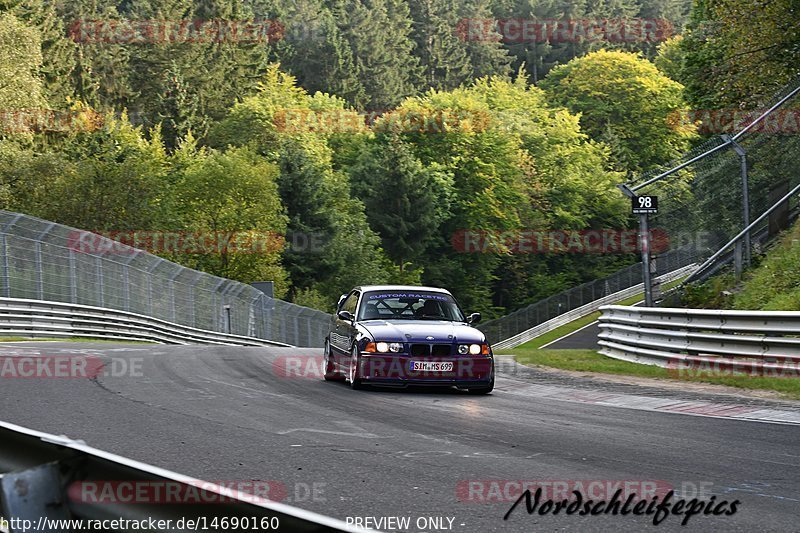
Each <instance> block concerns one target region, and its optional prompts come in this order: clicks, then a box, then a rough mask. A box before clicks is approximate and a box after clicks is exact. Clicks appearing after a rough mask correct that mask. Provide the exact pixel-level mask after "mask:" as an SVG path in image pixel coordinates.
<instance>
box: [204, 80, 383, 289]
mask: <svg viewBox="0 0 800 533" xmlns="http://www.w3.org/2000/svg"><path fill="white" fill-rule="evenodd" d="M316 111H318V112H330V113H332V114H334V115H335V114H338V113H341V114H345V115H346V114H348V113H352V112H350V111H347V110H346V109H345V104H344V102H343V101H342V100H341V99H339V98H333V97H329V96H327V95H321V94H317V95H315V96H313V97H311V96H309V95H308V94H307V93H306V92H305V91H304V90H303V89H302V88H300V87H297V85H296V84H295V79H294V77H292V76H290V75H288V74H285V73H283V72H281V71H279V70H278V67H277V66H272V67H270V68H269V69H268V71H267V74H266V76H265V77H264V78H263V80H262V82H261V84H260V88H259V92H258V94H256V95H254V96H252V97H249V98H246V99H244V101H242V102H241V103H239V104H237V105H235V106H234V108H233V109H232V111H231V113H230V115H229V116H228V118H226V119H225V120H224V121H222V122H221V123H220V124H219V126H218V127H216V128H215V129H214V130H213V132H212V134H211V141H212V144H214V145H215V146H219V147H224V146H227V145H234V146H250V147H251V148H252V149H253V150H254V151H256V152H257V153H259V154H260V155H261V156H263V157H265V158H266V159H268V160H269V161H271V162H273V163H274V164H275V165H276V166H277V167H278V170H279V174H278V177H277V183H278V193H279V195H280V198H281V201H282V203H283V205H284V208H285V209H286V214H287V215H288V217H289V222H288V229H287V241H288V242H289V244H290V246H289V247H288V248H287V250H286V251H285V253H284V264H285V266H286V268H287V270H288V272H289V275H290V278H291V282H292V286H293V287H294V290H295V291H299V290H304V289H311V288H313V289H316V290H317V291H318V292H319V293H320V294H321V295H322V296H323V297H326V298H328V299H330V300H333V301H335V300H336V298H338V296H339V295H340V294H341V293H342V292H345V291H347V290H349V289H350V288H352V287H353V286H355V285H359V284H362V283H368V282H382V281H385V280H386V279H387V277H388V275H389V274H388V272H387V270H386V261H385V257H384V255H383V252H382V251H381V250H380V244H379V238H378V236H377V235H376V234H375V233H374V232H373V231H372V230H371V229H370V227H369V225H368V224H367V220H366V216H365V214H364V206H363V204H362V203H361V202H360V201H358V200H357V199H355V198H352V197H351V195H350V184H349V181H348V178H347V175H346V174H344V173H343V172H340V171H337V170H334V168H333V152H332V150H331V148H330V147H329V146H328V144H327V135H325V134H324V133H323V134H319V133H309V132H306V131H304V130H302V128H301V129H300V130H299V131H295V130H294V129H292V128H290V127H289V126H290V125H291V124H294V122H293V120H294V119H293V118H292V117H299V118H298V124H299V125H300V126H303V125H313V124H316V122H314V121H315V120H316V119H315V118H314V117H316V116H317V115H316V114H315V113H314V112H316ZM296 243H297V244H296ZM293 244H296V245H294V246H292V245H293Z"/></svg>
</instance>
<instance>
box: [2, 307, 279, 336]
mask: <svg viewBox="0 0 800 533" xmlns="http://www.w3.org/2000/svg"><path fill="white" fill-rule="evenodd" d="M0 332H1V333H2V334H3V335H10V336H22V337H39V338H42V337H46V338H61V337H63V338H70V337H87V338H94V339H107V340H128V341H131V340H133V341H149V342H158V343H164V344H225V345H231V346H289V345H288V344H283V343H280V342H274V341H268V340H264V339H257V338H254V337H243V336H240V335H230V334H227V333H218V332H215V331H205V330H202V329H197V328H190V327H188V326H182V325H180V324H175V323H172V322H167V321H166V320H160V319H157V318H152V317H148V316H144V315H138V314H136V313H129V312H126V311H118V310H116V309H105V308H102V307H93V306H88V305H79V304H68V303H61V302H47V301H42V300H25V299H20V298H0Z"/></svg>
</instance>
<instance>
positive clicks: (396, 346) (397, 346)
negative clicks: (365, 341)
mask: <svg viewBox="0 0 800 533" xmlns="http://www.w3.org/2000/svg"><path fill="white" fill-rule="evenodd" d="M375 350H377V351H378V352H380V353H386V352H394V353H397V352H402V351H403V345H402V344H401V343H399V342H391V343H389V342H376V343H375Z"/></svg>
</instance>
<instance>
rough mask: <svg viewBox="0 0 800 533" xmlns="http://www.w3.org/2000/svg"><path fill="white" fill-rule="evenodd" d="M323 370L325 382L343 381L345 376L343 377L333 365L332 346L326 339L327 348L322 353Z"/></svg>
mask: <svg viewBox="0 0 800 533" xmlns="http://www.w3.org/2000/svg"><path fill="white" fill-rule="evenodd" d="M322 368H323V369H324V372H325V381H341V380H342V379H344V378H343V376H341V375H340V374H339V373H338V372H336V369H335V367H334V365H333V360H332V359H331V345H330V344H329V343H328V339H325V348H324V350H323V352H322Z"/></svg>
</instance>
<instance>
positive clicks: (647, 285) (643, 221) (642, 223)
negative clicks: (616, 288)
mask: <svg viewBox="0 0 800 533" xmlns="http://www.w3.org/2000/svg"><path fill="white" fill-rule="evenodd" d="M639 239H640V242H641V246H642V278H643V280H644V305H646V306H647V307H653V283H652V280H651V277H650V229H649V228H648V227H647V214H641V215H639Z"/></svg>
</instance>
